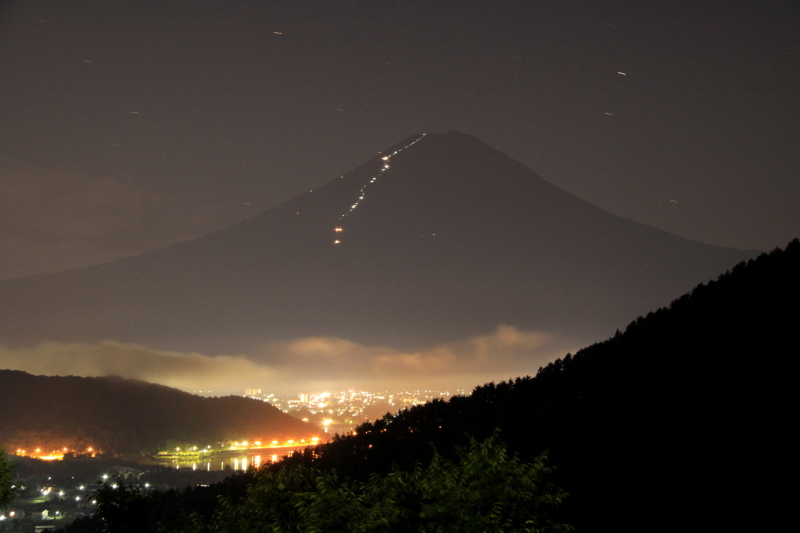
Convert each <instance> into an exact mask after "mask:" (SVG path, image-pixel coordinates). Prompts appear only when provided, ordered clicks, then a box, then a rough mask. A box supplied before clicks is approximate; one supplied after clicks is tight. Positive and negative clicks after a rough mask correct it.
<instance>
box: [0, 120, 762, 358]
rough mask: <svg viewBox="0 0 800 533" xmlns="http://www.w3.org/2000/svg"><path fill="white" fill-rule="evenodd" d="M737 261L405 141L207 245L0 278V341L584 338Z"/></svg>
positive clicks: (451, 142) (181, 343)
mask: <svg viewBox="0 0 800 533" xmlns="http://www.w3.org/2000/svg"><path fill="white" fill-rule="evenodd" d="M383 158H388V159H383ZM353 206H355V207H353ZM336 228H341V229H342V231H339V232H337V231H336ZM336 241H340V242H338V243H336ZM747 256H749V254H746V253H744V252H741V251H738V250H733V249H723V248H718V247H713V246H707V245H703V244H700V243H696V242H692V241H689V240H687V239H683V238H679V237H676V236H674V235H670V234H668V233H665V232H663V231H660V230H657V229H655V228H652V227H648V226H644V225H642V224H638V223H635V222H632V221H630V220H626V219H623V218H620V217H617V216H615V215H612V214H610V213H608V212H605V211H603V210H601V209H599V208H597V207H595V206H592V205H590V204H588V203H586V202H584V201H582V200H579V199H578V198H576V197H574V196H572V195H570V194H568V193H566V192H564V191H562V190H561V189H558V188H557V187H555V186H553V185H551V184H549V183H547V182H546V181H544V180H543V179H542V178H540V177H539V176H537V175H536V174H535V173H534V172H532V171H531V170H530V169H528V168H526V167H524V166H523V165H521V164H520V163H518V162H516V161H514V160H513V159H511V158H509V157H507V156H505V155H504V154H501V153H500V152H497V151H496V150H494V149H492V148H490V147H489V146H487V145H485V144H483V143H481V142H480V141H479V140H478V139H476V138H474V137H470V136H468V135H464V134H461V133H458V132H450V133H446V134H429V135H425V136H419V135H417V136H413V137H410V138H409V139H406V140H404V141H403V142H401V143H399V144H398V145H397V146H395V147H392V148H390V149H389V150H387V151H386V152H384V155H382V156H378V157H376V158H374V159H373V160H371V161H369V162H367V163H366V164H364V165H362V166H361V167H359V168H357V169H355V170H353V171H352V172H349V173H347V174H346V175H344V176H342V177H341V178H337V179H334V180H333V181H331V182H330V183H328V184H326V185H324V186H322V187H320V188H318V189H316V190H314V191H312V192H309V193H306V194H303V195H301V196H299V197H297V198H295V199H293V200H291V201H289V202H287V203H285V204H283V205H281V206H280V207H278V208H275V209H272V210H270V211H267V212H264V213H262V214H260V215H257V216H255V217H253V218H251V219H249V220H247V221H244V222H242V223H239V224H236V225H234V226H231V227H229V228H226V229H224V230H221V231H218V232H215V233H212V234H210V235H207V236H205V237H202V238H199V239H196V240H193V241H190V242H186V243H182V244H179V245H176V246H172V247H169V248H166V249H163V250H159V251H157V252H153V253H149V254H144V255H141V256H137V257H133V258H129V259H125V260H122V261H117V262H115V263H111V264H107V265H102V266H97V267H92V268H87V269H82V270H75V271H66V272H62V273H58V274H52V275H40V276H31V277H27V278H21V279H16V280H7V281H4V282H2V283H0V301H2V302H3V306H2V309H0V313H2V315H0V318H1V319H2V320H0V343H4V344H6V345H10V346H18V345H26V344H32V343H36V342H40V341H42V340H60V341H87V340H99V339H105V338H111V339H114V340H117V341H122V342H137V343H146V344H148V345H150V346H154V347H159V348H165V349H177V350H198V351H202V352H205V353H231V352H238V351H245V352H246V351H248V350H250V349H252V348H253V347H255V346H257V345H259V344H261V343H263V342H265V341H268V340H274V339H277V338H293V337H300V336H307V335H337V336H340V337H344V338H349V339H353V340H359V341H363V342H375V343H388V344H394V345H400V346H413V345H417V346H418V345H420V344H424V343H432V342H441V341H444V340H450V339H454V338H460V337H464V336H468V335H474V334H475V333H476V332H487V331H490V330H492V329H493V328H495V327H496V326H497V325H498V324H500V323H506V324H511V325H516V326H519V327H522V328H528V329H536V330H545V331H550V332H555V333H557V334H560V335H562V336H565V337H570V338H575V339H596V338H600V337H601V336H602V335H603V334H606V333H607V331H609V329H610V328H613V327H614V325H615V324H618V323H620V322H622V321H628V320H630V319H631V318H632V317H634V316H636V315H637V314H640V313H642V312H645V311H646V310H647V309H651V308H654V307H657V306H658V305H663V304H664V303H666V302H667V301H669V299H671V298H673V297H674V296H676V295H677V294H680V293H681V292H683V291H685V290H688V289H689V288H690V287H691V286H693V285H694V284H696V283H697V282H699V281H701V280H703V279H707V278H708V277H710V276H712V275H714V274H715V273H716V272H719V271H721V270H724V269H726V268H729V267H730V266H732V265H733V264H735V263H736V262H737V261H739V260H741V259H742V258H745V257H747Z"/></svg>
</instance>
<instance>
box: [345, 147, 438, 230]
mask: <svg viewBox="0 0 800 533" xmlns="http://www.w3.org/2000/svg"><path fill="white" fill-rule="evenodd" d="M425 135H427V134H426V133H423V134H422V135H421V136H419V137H417V138H416V139H415V140H414V141H412V142H410V143H408V144H407V145H405V146H403V147H402V148H398V149H397V150H395V151H394V152H392V153H391V154H389V155H386V156H383V157H382V158H381V159H382V160H383V167H381V169H380V170H379V171H378V173H377V174H376V175H374V176H372V178H370V180H369V181H368V182H367V183H365V184H364V185H363V186H362V187H361V189H360V190H359V191H358V192H359V196H358V199H357V200H356V201H355V203H353V205H351V206H350V209H349V210H348V211H347V212H346V213H344V214H342V215H339V219H342V218H344V217H346V216H347V215H348V214H350V213H352V212H353V211H354V210H355V209H356V207H358V205H359V204H360V203H361V202H362V201H363V200H364V196H365V192H364V191H365V190H366V188H367V187H368V186H369V185H370V184H371V183H375V182H376V181H377V180H378V177H379V176H380V175H381V174H382V173H384V172H386V171H387V170H389V160H390V159H391V158H392V157H394V156H395V155H397V154H399V153H400V152H402V151H403V150H405V149H406V148H410V147H412V146H414V145H415V144H417V143H418V142H419V141H421V140H422V138H423V137H425ZM333 231H334V232H336V233H341V232H342V231H344V228H342V227H341V226H337V227H336V228H334V229H333ZM341 242H342V241H341V240H340V239H336V240H334V241H333V244H340V243H341Z"/></svg>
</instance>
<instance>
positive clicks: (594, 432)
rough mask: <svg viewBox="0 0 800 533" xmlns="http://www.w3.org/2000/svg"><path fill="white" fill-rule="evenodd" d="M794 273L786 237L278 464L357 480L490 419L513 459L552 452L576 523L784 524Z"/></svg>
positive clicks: (796, 294)
mask: <svg viewBox="0 0 800 533" xmlns="http://www.w3.org/2000/svg"><path fill="white" fill-rule="evenodd" d="M799 272H800V241H798V240H797V239H795V240H794V241H792V242H791V243H789V245H788V246H787V247H786V249H785V250H779V249H776V250H774V251H772V252H770V253H769V254H763V255H761V256H759V257H758V258H757V259H755V260H750V261H748V262H747V263H744V262H742V263H739V264H738V265H736V266H735V267H734V268H733V269H732V270H730V271H728V272H726V273H725V274H723V275H721V276H719V278H717V279H716V280H715V281H711V282H709V283H707V284H700V285H698V286H697V287H695V288H694V289H693V290H692V291H691V292H689V293H687V294H685V295H683V296H682V297H680V298H678V299H676V300H674V301H673V302H672V303H671V304H670V305H669V306H668V307H664V308H661V309H658V310H657V311H655V312H651V313H648V314H647V315H646V316H644V317H639V318H637V319H636V320H635V321H633V322H631V323H630V324H629V325H628V327H627V328H626V329H625V331H624V332H620V331H617V334H616V335H615V336H614V337H613V338H610V339H608V340H606V341H603V342H600V343H597V344H593V345H591V346H589V347H587V348H584V349H582V350H580V351H579V352H577V353H576V354H575V355H574V356H573V355H570V354H568V355H567V356H566V357H564V358H563V359H559V360H557V361H555V362H553V363H551V364H549V365H547V366H546V367H544V368H542V369H540V371H539V372H538V374H537V375H536V377H525V378H517V379H512V380H509V381H507V382H502V383H497V384H495V383H488V384H486V385H483V386H481V387H477V388H476V389H475V390H474V392H473V393H472V394H471V395H470V396H460V397H454V398H452V399H451V400H449V401H434V402H432V403H429V404H426V405H424V406H416V407H413V408H411V409H408V410H404V411H401V412H400V413H398V414H396V415H391V414H387V416H385V417H384V418H383V419H381V420H377V421H375V422H374V423H367V424H364V425H362V426H360V427H359V428H358V429H357V435H356V436H347V437H337V439H336V440H335V441H334V442H332V443H330V444H327V445H324V446H322V447H321V448H319V449H318V450H317V453H316V454H313V455H312V454H310V453H309V454H306V455H305V456H304V457H303V458H302V459H301V458H300V457H295V458H294V459H292V460H290V462H291V461H294V462H305V463H310V464H313V465H315V466H318V467H322V468H336V469H337V471H339V472H340V473H341V474H343V475H346V476H353V477H357V478H364V477H365V476H368V475H369V474H370V473H373V472H381V473H385V472H388V471H389V469H390V466H391V465H392V464H394V463H399V464H400V465H403V466H404V467H409V466H410V465H411V464H413V463H414V462H417V461H421V462H423V463H424V462H425V461H428V460H429V458H430V457H431V453H432V449H433V448H435V449H436V450H438V451H439V452H440V453H446V454H452V453H453V449H454V447H455V446H459V445H463V444H465V443H466V441H467V438H468V436H473V437H475V438H478V439H483V438H486V437H488V436H489V435H490V434H491V433H492V432H493V431H494V429H495V428H500V429H501V436H502V438H503V440H504V441H505V442H506V443H507V444H508V445H509V446H510V447H511V449H513V450H515V451H516V452H517V453H518V454H520V455H521V456H522V457H523V458H527V459H530V458H532V457H534V456H535V455H537V454H539V453H541V452H542V451H544V450H549V452H550V458H551V460H552V462H553V463H554V464H555V465H556V467H557V471H556V482H557V483H558V484H560V485H561V486H563V487H564V488H566V489H567V491H568V492H570V494H571V497H570V499H569V501H568V506H567V508H566V509H565V513H566V517H567V518H568V519H569V520H570V521H572V522H573V523H574V525H575V526H576V527H577V531H585V532H590V531H598V532H599V531H609V530H613V531H631V532H640V531H709V530H710V531H727V530H754V531H756V530H757V531H792V530H795V529H796V525H797V523H796V522H797V518H796V512H797V502H796V498H795V497H794V491H792V490H790V487H791V486H792V480H793V479H795V478H796V476H797V474H798V471H797V470H798V469H797V461H796V458H795V454H796V451H797V449H798V445H800V442H799V441H798V437H797V434H796V432H795V428H794V425H795V423H794V422H795V421H796V420H797V414H798V413H797V401H796V399H795V396H796V394H795V390H796V386H795V380H796V372H795V367H794V359H795V354H796V352H797V341H796V334H795V332H796V329H797V321H798V310H797V302H798V301H800V277H799V276H798V273H799ZM791 523H794V524H795V527H791V526H789V524H791Z"/></svg>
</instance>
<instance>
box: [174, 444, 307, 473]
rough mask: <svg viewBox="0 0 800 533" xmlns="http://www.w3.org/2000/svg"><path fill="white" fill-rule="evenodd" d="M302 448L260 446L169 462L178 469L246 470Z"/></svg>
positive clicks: (279, 458)
mask: <svg viewBox="0 0 800 533" xmlns="http://www.w3.org/2000/svg"><path fill="white" fill-rule="evenodd" d="M303 448H304V447H303V446H298V447H295V448H289V447H286V448H262V449H258V450H251V451H249V452H241V451H240V452H236V453H232V452H224V453H221V454H217V455H214V456H211V457H208V458H187V459H180V460H179V459H173V460H172V461H170V463H169V464H170V466H172V467H173V468H175V469H178V470H180V469H183V468H191V469H192V470H206V471H208V472H212V471H214V472H216V471H223V470H234V471H236V470H247V469H248V468H251V467H253V468H261V467H262V466H264V465H267V464H270V463H275V462H278V461H279V460H281V459H283V458H284V457H285V456H287V455H290V454H291V453H292V452H294V451H302V450H303Z"/></svg>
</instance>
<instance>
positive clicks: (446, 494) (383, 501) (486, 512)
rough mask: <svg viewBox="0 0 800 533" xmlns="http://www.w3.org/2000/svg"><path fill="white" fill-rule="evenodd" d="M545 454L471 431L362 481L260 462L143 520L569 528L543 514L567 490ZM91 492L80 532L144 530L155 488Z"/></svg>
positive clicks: (277, 526)
mask: <svg viewBox="0 0 800 533" xmlns="http://www.w3.org/2000/svg"><path fill="white" fill-rule="evenodd" d="M546 459H547V458H546V455H545V454H542V455H540V456H538V457H537V458H536V459H535V460H534V461H532V462H523V461H521V460H520V459H519V458H517V457H515V456H513V455H512V454H510V453H509V452H508V451H507V449H506V447H505V445H504V444H503V443H502V442H501V441H500V439H499V438H498V437H497V435H496V434H495V435H493V436H491V437H490V438H489V439H487V440H486V441H484V442H482V443H479V442H477V441H475V440H471V441H470V443H469V444H468V445H467V446H465V447H464V448H462V449H460V450H459V452H458V460H457V461H450V460H448V459H445V458H443V457H442V456H440V455H438V454H435V455H434V457H433V460H432V461H431V462H430V464H428V465H427V466H425V467H422V466H419V465H416V466H415V467H414V468H412V469H410V470H401V469H399V468H395V469H394V470H393V471H392V472H391V473H390V474H388V475H386V476H380V475H378V474H373V475H372V476H370V477H369V479H368V480H367V481H355V480H349V479H341V478H339V476H338V475H337V473H336V471H335V470H319V469H316V468H311V467H306V466H303V465H297V466H293V467H282V468H280V469H279V470H277V471H269V470H261V471H259V472H257V473H255V475H254V482H253V483H252V484H251V485H250V486H249V487H248V489H247V491H246V494H245V495H244V496H243V497H236V496H235V495H223V496H219V498H218V499H219V502H218V505H217V506H216V507H217V509H216V511H215V512H214V513H213V514H212V515H210V516H204V515H203V514H201V513H198V512H195V513H191V514H188V513H187V514H183V515H182V516H179V517H178V520H176V521H174V522H172V523H161V524H157V525H153V527H152V528H153V530H156V531H159V532H162V533H166V532H180V533H228V532H231V533H233V532H248V533H261V532H264V533H294V532H297V533H300V532H303V533H313V532H322V531H337V532H375V533H378V532H406V531H407V532H425V533H428V532H430V533H434V532H436V533H448V532H453V533H456V532H458V533H479V532H486V531H503V532H507V533H513V532H520V533H522V532H530V533H534V532H537V533H538V532H542V533H545V532H547V533H551V532H552V533H567V532H569V531H572V528H571V527H570V526H568V525H566V524H562V523H559V522H558V521H555V520H553V519H552V517H551V514H552V511H553V510H554V509H556V508H557V507H558V506H559V505H560V504H561V503H562V502H563V500H564V499H565V498H566V493H565V492H564V491H562V490H561V489H558V488H556V487H554V486H553V485H552V484H551V483H550V482H549V481H548V480H547V478H548V476H549V474H550V473H551V469H550V468H549V467H547V466H546ZM95 498H96V500H97V502H98V510H97V513H96V515H95V517H94V519H93V521H92V529H90V528H89V527H86V528H85V529H82V531H98V532H99V531H109V532H112V531H113V532H115V533H116V532H121V531H144V530H146V529H147V526H145V525H144V524H141V523H138V524H136V523H135V522H137V519H136V518H137V517H144V516H147V515H148V514H150V513H149V508H151V507H152V506H154V505H157V504H158V500H159V494H158V493H153V492H149V493H148V492H143V491H141V490H140V489H139V488H137V487H134V486H131V485H127V486H119V485H118V486H117V488H116V489H113V488H111V487H110V486H108V485H105V486H103V487H101V489H100V490H99V491H98V493H97V494H96V495H95ZM86 526H89V524H88V523H87V524H86ZM143 526H144V527H143ZM74 530H75V531H78V529H74Z"/></svg>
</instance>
